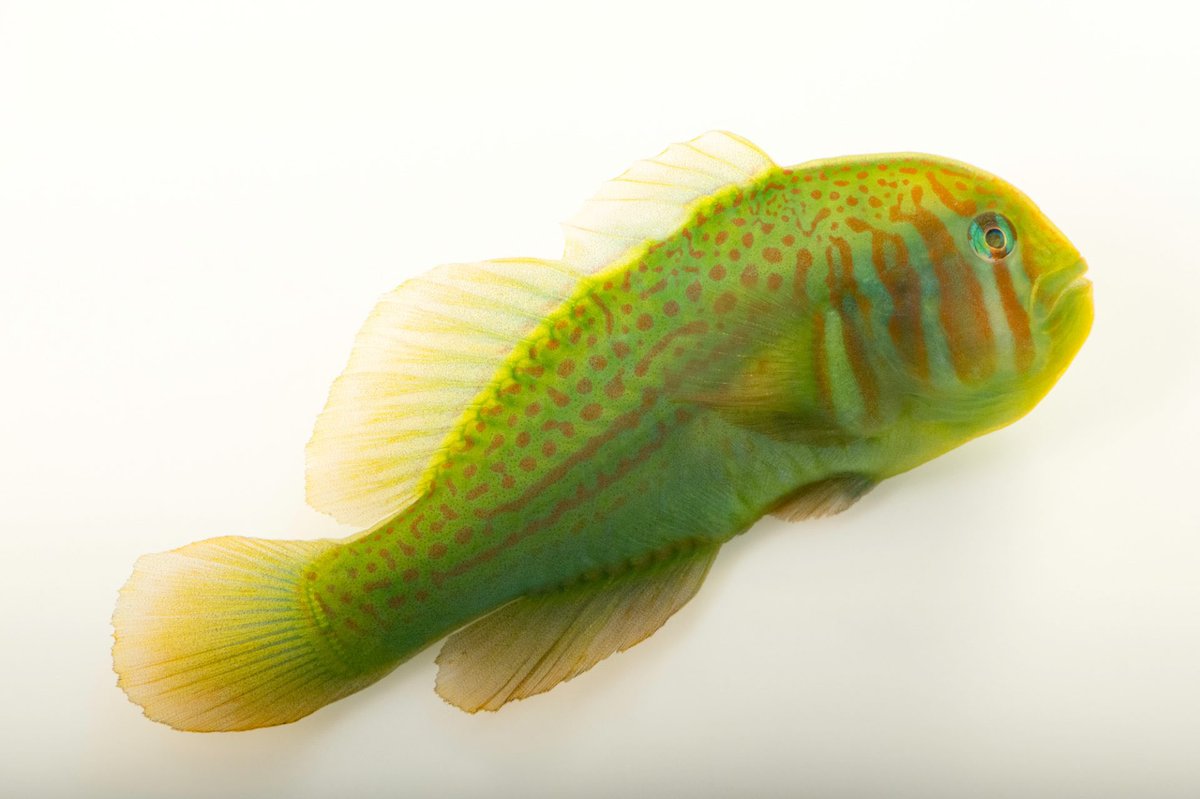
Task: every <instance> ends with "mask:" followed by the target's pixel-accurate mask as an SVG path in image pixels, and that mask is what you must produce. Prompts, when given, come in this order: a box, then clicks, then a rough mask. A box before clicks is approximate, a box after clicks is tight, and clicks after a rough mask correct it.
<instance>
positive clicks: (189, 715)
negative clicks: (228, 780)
mask: <svg viewBox="0 0 1200 799" xmlns="http://www.w3.org/2000/svg"><path fill="white" fill-rule="evenodd" d="M335 546H337V544H336V543H334V542H332V541H270V540H265V539H255V538H240V537H234V536H228V537H223V538H212V539H208V540H205V541H198V542H196V543H194V544H189V545H187V546H185V547H181V548H179V549H175V550H172V551H170V552H163V553H159V554H153V555H144V556H143V557H141V558H140V559H138V561H137V564H136V565H135V566H134V571H133V575H132V576H131V577H130V578H129V580H128V582H126V584H125V586H124V587H123V588H122V589H121V592H120V597H119V599H118V601H117V607H116V611H115V612H114V613H113V619H112V623H113V631H114V640H115V643H114V645H113V668H114V670H115V671H116V673H117V677H118V679H117V684H118V685H119V686H120V687H121V688H122V689H123V690H124V691H125V693H126V695H128V697H129V698H130V700H132V701H133V702H134V703H135V704H138V705H140V706H141V707H142V709H143V711H144V713H145V714H146V716H147V717H148V718H150V719H152V720H154V721H158V722H161V723H163V724H167V725H169V726H171V727H174V728H175V729H178V730H188V731H195V732H214V731H229V730H247V729H254V728H257V727H269V726H273V725H276V724H286V723H288V722H291V721H295V720H297V719H299V718H302V717H304V716H307V715H308V714H310V713H312V712H313V711H315V710H317V709H318V708H321V707H323V706H324V705H327V704H329V703H330V702H333V701H335V700H337V699H340V698H342V697H344V696H347V695H348V694H351V693H354V692H355V691H358V690H360V689H361V688H364V687H366V686H367V685H369V684H370V683H372V682H374V681H375V680H377V679H379V677H381V676H383V673H386V672H379V671H378V670H366V672H365V673H364V669H362V668H355V666H354V664H351V663H347V662H346V661H345V659H344V658H340V657H339V656H338V654H337V652H336V651H335V650H334V649H333V648H331V646H330V644H331V643H332V640H333V639H332V637H331V636H330V635H329V633H328V632H327V631H325V630H323V629H322V628H321V627H320V626H319V623H318V614H317V613H316V612H315V610H314V608H313V607H312V604H311V601H310V597H309V593H308V591H307V590H306V586H305V582H306V575H307V574H308V566H309V564H311V563H312V562H313V561H314V560H315V559H316V558H317V557H319V556H320V555H321V554H323V553H325V552H327V551H328V550H329V549H331V548H332V547H335Z"/></svg>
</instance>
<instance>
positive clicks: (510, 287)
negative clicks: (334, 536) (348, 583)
mask: <svg viewBox="0 0 1200 799" xmlns="http://www.w3.org/2000/svg"><path fill="white" fill-rule="evenodd" d="M578 280H579V274H578V273H577V272H574V271H572V270H570V269H567V268H566V267H565V266H564V265H563V264H561V263H558V262H554V261H535V260H505V261H485V262H483V263H477V264H452V265H448V266H439V267H438V268H436V269H433V270H431V271H430V272H427V273H426V274H424V275H422V276H421V277H418V278H414V279H413V280H410V281H408V282H406V283H404V284H402V285H401V286H400V287H399V288H397V289H396V290H395V291H393V292H391V293H390V294H387V295H385V296H384V297H383V299H381V300H380V301H379V303H378V305H376V306H375V310H374V311H372V312H371V315H370V316H369V317H367V321H366V322H365V323H364V324H363V327H362V330H360V331H359V333H358V337H357V338H356V339H355V342H354V349H353V351H352V352H351V354H350V362H349V363H348V364H347V365H346V369H345V371H343V372H342V374H341V376H340V377H338V379H337V380H335V381H334V383H333V386H332V387H331V388H330V389H329V400H328V401H327V402H326V404H325V410H323V411H322V412H321V415H320V416H319V417H318V418H317V423H316V426H315V428H314V429H313V435H312V438H311V439H310V440H309V442H308V449H307V451H306V456H307V473H306V483H307V486H306V487H307V493H308V502H309V504H310V505H312V506H313V507H314V508H316V509H317V510H319V511H322V512H324V513H328V514H329V515H331V516H333V517H334V518H335V519H337V520H338V521H340V522H343V523H346V524H362V525H366V524H371V523H374V522H377V521H379V520H380V519H383V518H385V517H387V516H389V515H391V514H394V513H397V512H399V511H400V510H402V509H403V508H404V507H405V506H407V505H408V504H409V503H410V502H412V500H414V499H416V497H417V496H419V495H420V491H421V486H420V480H421V476H422V475H423V474H424V471H425V468H426V466H427V465H428V464H429V461H430V459H431V458H432V457H433V455H434V454H435V453H436V452H437V451H438V448H439V447H440V446H441V444H442V442H443V440H444V439H445V438H446V434H447V432H448V431H449V430H450V429H451V427H452V426H453V424H454V422H455V421H457V420H458V418H459V417H460V416H461V415H462V413H463V411H464V410H465V409H466V407H467V405H468V404H469V403H470V402H471V400H472V399H474V398H475V397H476V395H478V394H479V391H480V389H481V388H483V387H484V386H485V385H487V383H488V381H489V380H490V379H491V378H492V376H493V375H494V374H495V372H496V369H497V368H498V367H499V366H500V364H501V363H502V362H503V361H504V358H505V357H506V356H507V355H508V354H509V352H511V351H512V349H513V347H514V346H515V345H516V343H517V342H519V341H520V340H521V339H522V338H523V337H524V336H525V335H526V334H527V333H528V332H529V331H530V330H532V329H533V328H534V327H536V326H537V324H538V322H540V321H541V320H542V319H543V318H544V317H545V316H546V314H547V313H549V312H550V311H551V310H553V309H554V308H555V307H556V306H557V305H559V304H560V303H561V302H562V301H563V300H564V299H565V298H566V297H567V296H569V295H570V293H571V291H572V290H573V289H574V287H575V284H576V283H577V281H578Z"/></svg>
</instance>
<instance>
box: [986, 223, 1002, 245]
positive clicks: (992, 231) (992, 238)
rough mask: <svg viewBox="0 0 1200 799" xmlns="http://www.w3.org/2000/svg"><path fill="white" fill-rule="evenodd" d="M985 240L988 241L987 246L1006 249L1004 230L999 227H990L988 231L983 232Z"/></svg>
mask: <svg viewBox="0 0 1200 799" xmlns="http://www.w3.org/2000/svg"><path fill="white" fill-rule="evenodd" d="M983 240H984V241H986V242H987V246H989V247H991V248H992V249H993V250H1003V249H1004V242H1005V236H1004V231H1003V230H1001V229H1000V228H998V227H994V228H988V231H987V233H984V234H983Z"/></svg>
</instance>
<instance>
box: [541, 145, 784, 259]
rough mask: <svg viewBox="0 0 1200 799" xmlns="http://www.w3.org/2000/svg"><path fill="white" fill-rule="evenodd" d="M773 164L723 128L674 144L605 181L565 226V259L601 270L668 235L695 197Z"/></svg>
mask: <svg viewBox="0 0 1200 799" xmlns="http://www.w3.org/2000/svg"><path fill="white" fill-rule="evenodd" d="M774 166H775V164H774V162H773V161H772V160H771V159H770V158H769V157H767V154H766V153H764V152H763V151H762V150H760V149H758V148H757V147H755V146H754V145H753V144H751V143H750V142H748V141H746V140H745V139H743V138H742V137H740V136H735V135H734V134H732V133H727V132H725V131H721V130H714V131H709V132H708V133H705V134H704V135H702V136H698V137H697V138H695V139H692V140H691V141H689V142H684V143H682V144H673V145H671V146H670V147H668V148H667V149H665V150H663V151H662V152H661V153H659V154H658V155H656V156H655V157H653V158H651V159H648V160H646V161H638V162H637V163H636V164H634V165H633V166H632V167H630V168H629V169H628V170H626V171H625V172H624V173H622V174H621V175H620V176H618V177H616V178H614V179H612V180H610V181H609V182H608V183H605V184H604V185H603V186H601V187H600V191H598V192H596V194H595V196H593V197H592V199H590V200H588V201H587V202H586V203H585V204H584V206H583V209H582V210H581V211H580V212H579V213H578V214H576V215H575V217H574V218H573V219H571V220H570V221H569V222H567V223H565V224H564V225H563V230H564V232H565V234H566V239H567V243H566V248H565V249H564V251H563V260H565V261H567V262H568V263H570V264H572V265H574V266H576V267H577V268H579V269H581V270H583V271H585V272H595V271H599V270H600V269H602V268H604V267H605V266H607V265H608V264H610V263H612V262H614V261H615V260H617V259H619V258H620V257H621V255H623V254H624V253H625V252H627V251H628V250H630V249H632V248H634V247H638V246H640V245H642V244H644V243H645V242H648V241H658V240H662V239H665V238H667V237H668V236H669V235H670V234H671V233H673V232H674V231H675V229H676V228H678V227H679V226H680V225H681V224H683V223H684V222H685V221H686V220H687V218H688V216H689V214H690V211H689V207H690V206H691V204H692V203H694V202H695V201H696V200H699V199H701V198H703V197H707V196H708V195H710V194H713V193H714V192H716V191H717V190H719V189H722V188H724V187H726V186H730V185H733V184H738V183H746V182H748V181H750V180H752V179H754V178H755V177H756V176H757V175H759V174H761V173H762V172H764V171H765V170H768V169H772V168H773V167H774Z"/></svg>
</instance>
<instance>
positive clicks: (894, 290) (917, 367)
mask: <svg viewBox="0 0 1200 799" xmlns="http://www.w3.org/2000/svg"><path fill="white" fill-rule="evenodd" d="M846 225H847V226H848V227H849V228H850V229H851V230H853V231H854V232H855V233H863V232H869V233H870V234H871V262H872V263H873V264H874V266H875V274H876V275H877V276H878V277H879V282H880V283H882V284H883V286H884V288H885V289H887V293H888V296H890V297H891V298H892V315H891V318H890V319H888V334H889V335H890V336H891V339H892V343H893V344H895V345H896V349H897V350H898V351H899V352H900V356H901V357H902V358H904V361H905V363H907V364H908V367H909V369H910V370H911V371H912V373H913V374H915V375H916V376H917V377H920V378H927V377H929V354H928V353H927V352H926V351H925V330H924V327H923V326H922V324H921V277H920V275H918V274H917V271H916V270H915V269H913V268H912V265H911V264H910V263H909V260H908V247H907V246H906V245H905V244H904V238H903V237H901V236H898V235H896V234H895V233H888V232H886V231H883V230H879V229H878V228H876V227H873V226H871V225H869V224H867V223H866V222H864V221H862V220H861V219H857V218H854V217H850V218H848V219H847V220H846ZM888 245H890V246H891V249H892V252H893V253H894V256H893V258H892V259H891V260H889V259H888V254H887V248H888Z"/></svg>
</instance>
